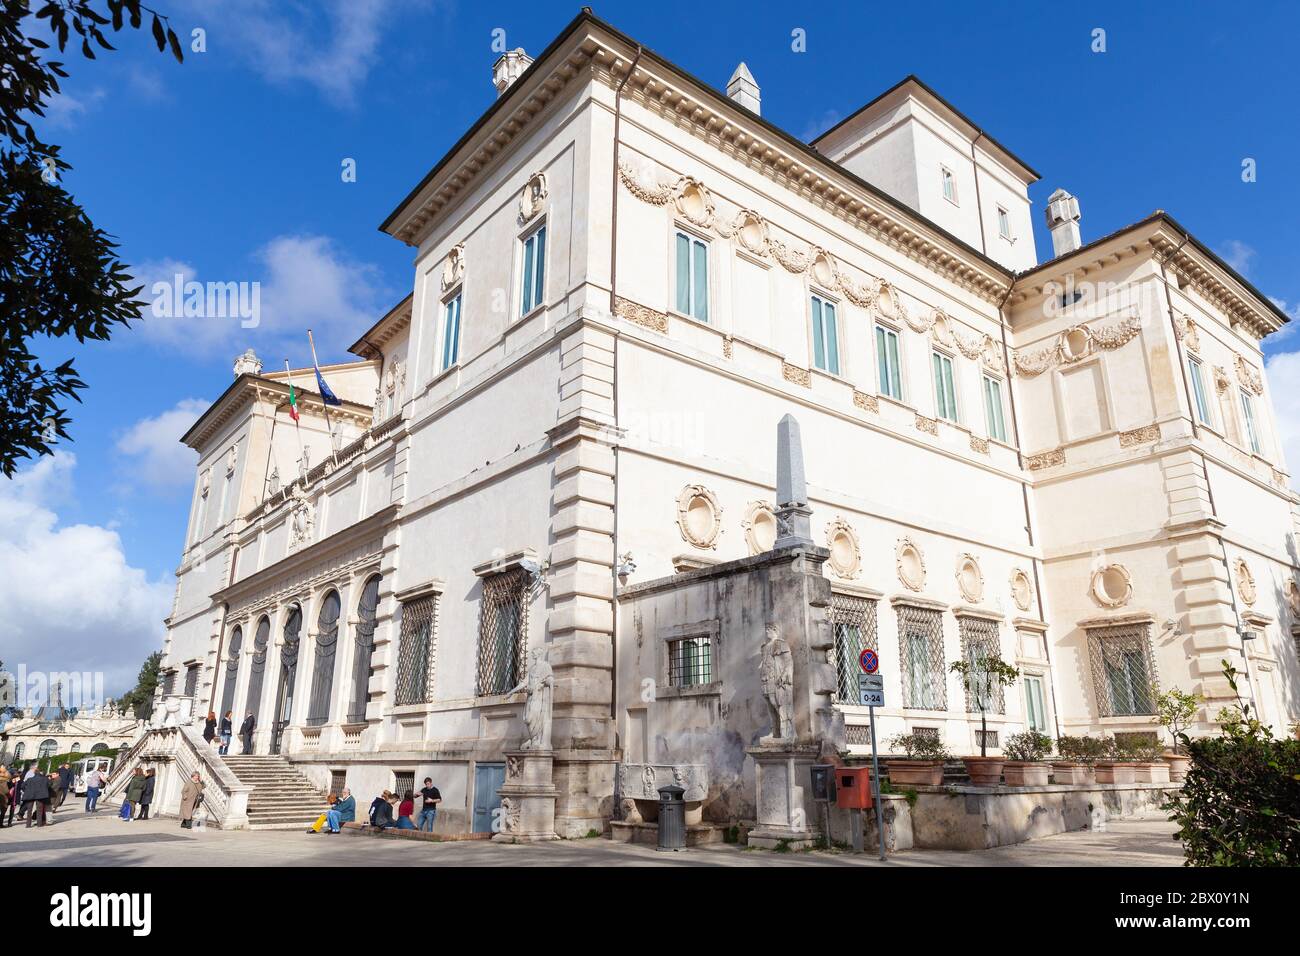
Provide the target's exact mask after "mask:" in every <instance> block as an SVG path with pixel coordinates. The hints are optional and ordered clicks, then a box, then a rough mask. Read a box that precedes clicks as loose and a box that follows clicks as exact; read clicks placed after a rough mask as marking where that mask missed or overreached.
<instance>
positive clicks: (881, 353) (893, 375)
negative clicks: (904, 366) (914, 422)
mask: <svg viewBox="0 0 1300 956" xmlns="http://www.w3.org/2000/svg"><path fill="white" fill-rule="evenodd" d="M876 364H877V365H878V366H879V367H880V394H881V395H888V396H889V397H890V398H892V399H894V400H896V401H900V402H901V401H902V400H903V378H902V373H901V372H900V370H899V362H898V333H897V332H895V331H894V330H893V329H887V328H885V327H884V326H883V325H877V326H876Z"/></svg>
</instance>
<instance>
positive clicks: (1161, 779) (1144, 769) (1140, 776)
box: [1132, 760, 1169, 783]
mask: <svg viewBox="0 0 1300 956" xmlns="http://www.w3.org/2000/svg"><path fill="white" fill-rule="evenodd" d="M1132 767H1133V782H1134V783H1168V782H1169V764H1167V763H1165V762H1164V761H1163V760H1162V761H1160V762H1159V763H1135V764H1133V765H1132Z"/></svg>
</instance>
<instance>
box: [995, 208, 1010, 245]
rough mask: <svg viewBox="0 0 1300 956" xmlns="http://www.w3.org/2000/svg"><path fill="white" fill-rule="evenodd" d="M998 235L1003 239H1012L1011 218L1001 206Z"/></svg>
mask: <svg viewBox="0 0 1300 956" xmlns="http://www.w3.org/2000/svg"><path fill="white" fill-rule="evenodd" d="M998 235H999V236H1001V237H1002V238H1003V239H1010V238H1011V217H1010V216H1009V215H1008V214H1007V211H1006V210H1005V209H1003V208H1002V207H1001V206H998Z"/></svg>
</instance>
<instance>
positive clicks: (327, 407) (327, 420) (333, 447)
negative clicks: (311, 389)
mask: <svg viewBox="0 0 1300 956" xmlns="http://www.w3.org/2000/svg"><path fill="white" fill-rule="evenodd" d="M307 344H308V345H310V346H311V364H312V368H314V369H315V370H316V374H317V375H318V376H319V375H320V361H319V360H318V359H317V358H316V340H315V339H313V338H312V337H311V329H308V330H307ZM320 404H321V408H323V409H325V428H326V430H327V431H328V432H329V433H330V452H331V454H333V456H334V465H335V467H337V466H338V463H339V450H338V446H337V445H335V444H334V423H333V422H331V421H330V403H329V402H327V401H325V396H324V394H322V395H321V397H320Z"/></svg>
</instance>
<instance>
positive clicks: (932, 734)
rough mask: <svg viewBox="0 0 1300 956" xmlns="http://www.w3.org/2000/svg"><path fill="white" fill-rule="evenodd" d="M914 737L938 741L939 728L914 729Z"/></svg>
mask: <svg viewBox="0 0 1300 956" xmlns="http://www.w3.org/2000/svg"><path fill="white" fill-rule="evenodd" d="M912 736H913V737H925V738H926V739H928V740H938V739H939V728H938V727H913V728H912Z"/></svg>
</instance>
